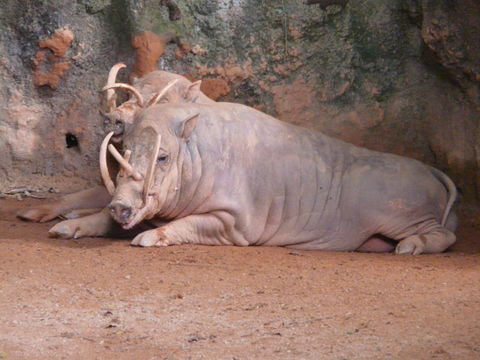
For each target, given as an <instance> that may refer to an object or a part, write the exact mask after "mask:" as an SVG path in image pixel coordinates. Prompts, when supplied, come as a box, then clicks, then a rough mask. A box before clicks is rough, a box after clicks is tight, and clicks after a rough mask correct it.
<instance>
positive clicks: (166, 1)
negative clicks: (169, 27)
mask: <svg viewBox="0 0 480 360" xmlns="http://www.w3.org/2000/svg"><path fill="white" fill-rule="evenodd" d="M160 4H162V5H163V6H166V7H167V8H168V17H169V19H170V21H177V20H180V19H181V17H182V13H181V12H180V9H179V8H178V5H177V4H175V2H174V1H173V0H161V1H160Z"/></svg>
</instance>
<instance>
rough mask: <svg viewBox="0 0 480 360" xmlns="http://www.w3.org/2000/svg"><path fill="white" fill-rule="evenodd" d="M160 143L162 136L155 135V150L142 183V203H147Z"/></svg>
mask: <svg viewBox="0 0 480 360" xmlns="http://www.w3.org/2000/svg"><path fill="white" fill-rule="evenodd" d="M161 143H162V135H160V134H157V139H156V142H155V148H154V150H153V156H152V158H151V159H150V164H149V165H148V169H147V175H146V176H145V182H144V183H143V203H144V204H146V203H147V199H148V192H149V191H150V186H151V184H152V179H153V174H154V172H155V165H156V164H157V157H158V153H159V151H160V145H161Z"/></svg>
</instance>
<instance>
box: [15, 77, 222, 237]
mask: <svg viewBox="0 0 480 360" xmlns="http://www.w3.org/2000/svg"><path fill="white" fill-rule="evenodd" d="M172 80H178V82H177V83H176V84H175V87H174V88H172V89H171V90H170V91H169V92H168V93H167V94H166V96H164V97H163V98H162V99H161V100H160V103H166V102H196V103H204V104H209V103H215V102H214V101H213V100H211V99H209V98H208V97H207V96H206V95H204V94H203V93H202V92H201V91H200V83H198V82H197V83H193V84H192V82H191V81H189V80H187V79H186V78H185V77H183V76H181V75H178V74H174V73H170V72H167V71H160V70H158V71H153V72H151V73H149V74H148V75H146V76H144V77H143V78H141V79H137V80H136V81H135V82H134V84H133V85H134V86H135V88H136V89H138V91H139V92H140V94H141V95H142V96H143V98H144V99H147V100H149V99H151V98H152V97H153V96H155V95H156V94H158V92H159V91H161V90H162V89H163V88H164V87H165V86H167V84H168V83H169V82H171V81H172ZM139 110H141V108H140V107H139V106H138V104H137V102H136V100H135V98H130V99H129V100H127V101H126V102H124V103H123V104H121V105H120V106H118V107H116V108H115V109H114V110H113V111H111V112H108V113H102V112H101V115H102V117H103V126H104V129H105V133H109V132H110V131H113V132H114V136H113V137H112V142H113V143H116V144H121V142H122V139H123V136H124V133H125V132H126V131H127V130H128V129H129V128H130V126H131V125H132V124H133V120H134V115H135V113H136V112H137V111H139ZM110 200H111V196H110V194H109V193H108V192H107V190H106V189H105V187H103V186H96V187H94V188H91V189H88V190H84V191H80V192H76V193H72V194H68V195H66V196H64V197H61V198H60V199H58V200H56V201H54V202H51V203H48V204H44V205H40V206H37V207H32V208H27V209H23V210H21V211H20V212H19V213H18V214H17V216H18V217H19V218H21V219H23V220H27V221H34V222H47V221H51V220H53V219H55V218H57V217H59V216H63V217H66V218H67V219H69V218H77V217H79V213H78V212H77V210H83V209H91V208H103V207H104V206H106V205H107V204H108V203H109V202H110ZM98 218H99V227H100V228H103V227H104V226H103V223H104V221H103V220H104V219H103V217H101V216H98ZM77 223H81V221H80V220H76V221H75V222H69V221H68V220H67V221H66V222H64V223H63V224H61V225H59V226H55V227H53V228H52V229H51V231H50V234H51V235H52V236H61V237H67V238H70V237H73V236H74V235H75V233H76V228H77V227H78V225H77ZM68 224H71V226H70V231H68V229H69V226H68ZM59 228H61V229H62V231H57V230H58V229H59Z"/></svg>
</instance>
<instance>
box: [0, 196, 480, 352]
mask: <svg viewBox="0 0 480 360" xmlns="http://www.w3.org/2000/svg"><path fill="white" fill-rule="evenodd" d="M31 204H38V200H24V201H16V200H8V199H3V200H0V230H1V231H0V359H230V360H233V359H238V360H240V359H337V360H341V359H343V360H346V359H455V360H459V359H480V227H475V226H468V227H463V228H462V229H460V231H459V232H458V235H459V241H458V243H457V244H456V245H455V246H454V248H453V249H452V250H451V251H449V252H447V253H444V254H439V255H421V256H395V255H392V254H360V253H328V252H320V251H311V252H307V251H297V250H291V249H285V248H268V247H263V248H262V247H250V248H240V247H207V246H173V247H168V248H147V249H144V248H138V247H131V246H129V242H128V241H126V240H119V239H98V238H88V239H82V240H75V241H67V240H58V239H50V238H48V236H47V230H48V229H49V228H50V227H51V226H52V225H53V224H54V222H51V223H48V224H32V223H27V222H22V221H20V220H17V219H16V218H15V215H14V214H15V211H16V210H17V209H19V208H20V207H23V206H28V205H31Z"/></svg>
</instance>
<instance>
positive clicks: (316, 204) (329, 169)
mask: <svg viewBox="0 0 480 360" xmlns="http://www.w3.org/2000/svg"><path fill="white" fill-rule="evenodd" d="M197 114H199V115H198V116H195V115H197ZM136 122H137V125H136V126H135V127H134V128H132V131H131V132H130V133H129V134H127V136H126V138H125V148H127V149H129V150H131V151H132V155H131V158H130V164H131V165H132V166H133V168H134V169H135V170H136V171H138V172H139V173H140V174H141V175H142V178H141V179H140V180H135V179H133V178H132V177H131V176H128V175H125V174H123V175H122V176H118V177H117V188H116V190H115V194H114V196H113V199H112V201H111V203H110V205H109V209H110V212H111V214H112V217H113V218H114V219H115V221H116V222H118V223H119V224H121V226H122V227H123V228H124V229H132V228H133V227H135V226H136V225H138V224H140V223H141V222H144V221H149V222H150V223H153V224H155V222H156V221H157V220H161V221H164V220H169V222H168V223H167V224H163V225H161V226H158V227H157V228H154V229H151V230H148V231H144V232H142V233H140V234H139V235H137V236H136V237H135V238H134V239H133V242H132V244H134V245H141V246H153V245H155V246H167V245H174V244H185V243H194V244H205V245H239V246H247V245H266V246H288V247H291V248H295V249H304V250H314V249H319V250H336V251H354V250H369V251H388V250H389V249H390V248H389V247H388V246H386V245H385V241H384V240H383V239H385V238H388V239H389V241H392V242H393V243H395V244H396V247H395V252H396V253H399V254H421V253H437V252H441V251H444V250H445V249H447V248H448V247H449V246H450V245H452V244H453V243H454V242H455V235H454V233H453V232H452V231H454V229H455V226H456V224H455V214H454V213H453V212H451V211H450V210H451V204H452V201H453V200H454V197H456V189H455V187H454V185H453V183H452V182H451V180H450V179H449V178H448V177H447V176H446V175H444V174H443V173H441V172H440V171H438V170H436V169H433V168H431V167H429V166H426V165H424V164H422V163H420V162H418V161H415V160H412V159H408V158H404V157H400V156H396V155H393V154H386V153H380V152H374V151H370V150H367V149H363V148H358V147H355V146H353V145H350V144H346V143H344V142H341V141H338V140H335V139H332V138H329V137H327V136H325V135H323V134H321V133H318V132H312V131H308V130H307V129H303V128H300V127H297V126H293V125H290V124H287V123H284V122H281V121H278V120H276V119H274V118H272V117H270V116H268V115H266V114H263V113H261V112H258V111H256V110H254V109H251V108H248V107H246V106H242V105H234V106H233V105H232V104H227V103H223V104H222V103H218V104H210V105H201V104H184V105H182V106H180V105H173V104H165V105H157V106H155V107H153V108H150V109H147V110H145V111H143V112H141V113H139V114H138V115H137V119H136ZM158 134H160V135H161V137H162V141H161V147H160V151H159V155H158V157H157V160H156V163H157V164H156V168H155V172H154V178H153V179H154V181H153V184H152V186H151V187H150V188H149V189H148V196H147V198H146V202H144V200H143V196H144V194H143V187H144V183H145V178H146V177H147V169H148V164H149V162H150V161H151V159H150V157H151V153H152V147H153V143H154V139H155V138H156V136H157V135H158ZM442 223H443V224H442ZM378 244H380V245H378Z"/></svg>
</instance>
